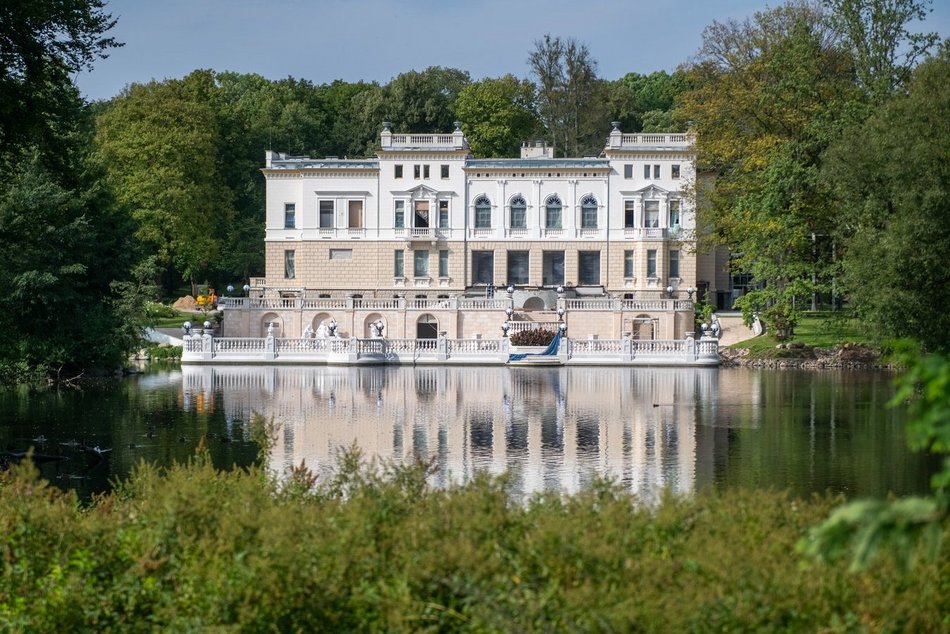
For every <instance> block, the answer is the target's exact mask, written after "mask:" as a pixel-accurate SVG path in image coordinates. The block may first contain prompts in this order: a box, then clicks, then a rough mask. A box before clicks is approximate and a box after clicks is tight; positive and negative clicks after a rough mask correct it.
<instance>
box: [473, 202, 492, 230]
mask: <svg viewBox="0 0 950 634" xmlns="http://www.w3.org/2000/svg"><path fill="white" fill-rule="evenodd" d="M475 228H476V229H489V228H491V206H490V205H476V206H475Z"/></svg>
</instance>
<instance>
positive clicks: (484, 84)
mask: <svg viewBox="0 0 950 634" xmlns="http://www.w3.org/2000/svg"><path fill="white" fill-rule="evenodd" d="M455 112H456V114H457V115H458V117H459V120H460V121H461V122H462V130H463V131H464V132H465V136H466V138H468V142H469V146H470V147H471V149H472V153H473V154H474V155H475V156H478V157H486V158H488V157H517V156H519V148H520V146H521V142H522V141H527V140H529V139H531V138H532V136H534V135H535V134H537V133H538V132H539V131H540V127H541V124H540V122H539V121H538V119H537V117H536V116H535V114H534V87H533V85H532V84H531V83H530V82H528V81H526V80H519V79H517V78H515V77H514V76H513V75H505V76H504V77H500V78H498V79H483V80H482V81H479V82H475V83H472V84H469V85H468V86H466V87H465V88H463V89H462V91H461V92H460V93H459V95H458V99H456V100H455Z"/></svg>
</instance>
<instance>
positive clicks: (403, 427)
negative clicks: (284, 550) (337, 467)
mask: <svg viewBox="0 0 950 634" xmlns="http://www.w3.org/2000/svg"><path fill="white" fill-rule="evenodd" d="M892 394H893V388H892V386H891V375H889V374H886V373H880V372H862V371H848V370H836V371H832V370H826V371H811V372H807V371H796V370H764V369H763V370H756V369H748V368H728V369H706V368H675V369H674V368H582V367H571V368H564V367H561V368H530V367H529V368H507V367H502V368H498V367H464V368H462V367H424V368H409V367H326V366H320V367H310V366H299V367H293V366H290V367H287V366H282V367H244V366H234V367H228V366H217V367H197V366H184V367H180V368H179V367H174V366H170V367H164V368H163V367H158V366H152V367H149V368H148V369H147V370H146V372H145V373H144V374H141V375H136V376H132V377H129V378H125V379H120V380H111V381H103V382H100V383H94V384H89V385H84V386H83V387H82V389H81V390H71V389H61V390H50V391H39V392H30V391H29V390H27V389H17V390H8V391H4V392H0V443H2V446H3V447H4V448H5V450H6V451H7V452H11V451H12V452H16V451H22V450H25V449H26V448H28V447H30V446H35V447H36V451H37V452H40V453H43V454H44V455H46V456H49V457H56V458H60V459H59V460H56V461H53V462H49V463H46V464H44V465H42V473H43V475H44V477H46V478H48V479H49V480H50V481H52V482H53V483H55V484H57V485H59V486H66V487H72V488H75V489H76V490H77V491H78V492H79V494H80V495H81V496H83V497H88V496H89V495H91V494H93V493H95V492H98V491H104V490H107V489H108V488H109V486H110V482H113V481H115V480H116V479H119V478H122V477H124V476H125V475H127V474H128V473H129V471H130V469H131V468H132V467H133V465H134V464H136V463H137V462H138V461H139V460H143V459H144V460H147V461H151V462H156V463H159V464H170V463H172V462H173V461H183V460H186V459H187V458H188V457H189V456H190V455H193V454H194V451H195V448H196V447H197V445H198V443H199V442H202V439H203V442H204V444H205V445H206V446H207V447H208V448H209V449H210V451H211V456H212V459H213V461H214V463H215V464H216V465H218V466H221V467H229V466H231V465H234V464H237V465H248V464H250V463H251V462H252V461H253V460H254V459H255V457H256V456H257V454H258V447H257V445H256V444H255V443H253V442H251V440H250V430H249V427H250V425H249V421H250V420H251V417H252V415H253V413H254V412H259V413H261V414H263V415H265V416H266V417H268V418H273V420H274V422H275V423H277V425H278V427H279V429H278V434H277V442H276V445H275V447H274V448H273V451H272V452H271V454H270V456H269V458H268V461H269V464H270V466H271V468H272V469H274V470H275V471H278V472H284V471H286V470H287V469H289V468H291V467H292V466H294V465H299V464H300V463H301V462H305V463H306V465H307V466H309V467H310V468H311V469H313V470H314V471H315V472H317V473H326V472H327V471H328V470H329V469H331V468H332V466H333V465H334V462H335V456H336V454H337V452H338V451H339V449H340V448H341V447H346V446H350V445H351V444H353V443H356V444H357V445H358V446H359V447H361V448H362V449H363V451H364V452H365V453H366V455H367V456H372V457H378V458H381V459H384V460H395V461H406V460H412V459H413V458H414V456H417V455H418V456H424V457H426V458H430V459H432V460H433V461H434V462H435V464H436V466H437V467H438V468H437V470H436V472H435V475H434V476H433V484H435V485H438V486H445V485H448V484H450V483H457V482H464V481H466V480H467V479H469V478H471V477H472V476H473V474H475V473H476V472H479V471H488V472H491V473H502V472H508V473H509V474H510V477H511V482H512V486H513V489H514V493H515V494H516V495H521V496H527V495H530V494H532V493H534V492H538V491H561V492H572V491H577V490H578V489H579V488H581V487H583V486H584V485H585V483H587V482H589V481H591V479H592V478H594V477H597V476H608V477H610V478H613V479H615V480H616V481H618V482H619V483H621V484H622V486H623V487H624V488H625V489H627V490H629V491H631V492H632V493H635V494H637V495H638V496H640V497H642V498H644V499H647V500H653V499H656V497H657V496H658V495H659V494H660V492H661V491H662V490H663V489H666V488H669V489H671V490H673V491H676V492H678V493H690V492H693V491H699V490H703V489H710V488H712V489H724V488H729V487H737V486H744V487H757V488H774V489H788V490H790V491H791V492H793V493H794V494H796V495H800V496H807V495H810V494H811V493H813V492H822V491H826V490H831V491H839V492H843V493H845V494H846V495H848V496H850V497H858V496H883V495H886V494H887V493H889V492H893V493H896V494H901V495H903V494H910V493H923V492H926V491H927V490H928V488H929V487H928V482H929V478H930V475H931V474H932V473H934V472H935V471H936V469H937V467H938V462H937V460H935V459H934V457H933V456H922V455H918V454H914V453H911V452H910V451H909V450H908V449H907V446H906V443H905V439H904V429H903V426H904V421H905V412H904V411H903V409H902V408H897V409H888V408H887V407H886V404H887V402H888V400H889V399H890V397H891V395H892ZM43 437H45V438H43ZM34 439H39V441H37V440H34ZM74 444H80V445H84V446H86V447H97V446H98V447H99V448H100V449H109V451H107V452H106V453H104V454H102V455H97V454H95V453H93V452H90V451H82V450H81V449H80V448H78V447H75V446H73V445H74Z"/></svg>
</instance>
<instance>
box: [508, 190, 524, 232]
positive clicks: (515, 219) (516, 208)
mask: <svg viewBox="0 0 950 634" xmlns="http://www.w3.org/2000/svg"><path fill="white" fill-rule="evenodd" d="M527 209H528V205H527V203H525V200H524V198H522V197H521V196H517V197H515V198H514V199H512V201H511V228H512V229H524V228H526V227H527V226H528V224H527V223H528V218H527Z"/></svg>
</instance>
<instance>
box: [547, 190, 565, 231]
mask: <svg viewBox="0 0 950 634" xmlns="http://www.w3.org/2000/svg"><path fill="white" fill-rule="evenodd" d="M544 226H545V227H547V228H548V229H560V228H561V199H560V198H558V197H557V196H552V197H551V198H549V199H548V202H547V204H546V205H545V207H544Z"/></svg>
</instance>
